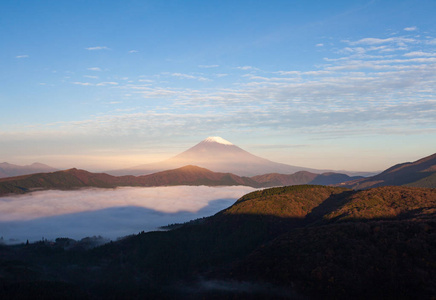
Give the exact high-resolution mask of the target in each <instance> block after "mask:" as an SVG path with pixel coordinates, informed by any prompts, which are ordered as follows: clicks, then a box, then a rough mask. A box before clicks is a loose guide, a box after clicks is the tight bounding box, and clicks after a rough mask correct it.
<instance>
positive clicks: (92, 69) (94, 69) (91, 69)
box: [87, 67, 101, 72]
mask: <svg viewBox="0 0 436 300" xmlns="http://www.w3.org/2000/svg"><path fill="white" fill-rule="evenodd" d="M87 70H89V71H97V72H100V71H101V68H99V67H91V68H87Z"/></svg>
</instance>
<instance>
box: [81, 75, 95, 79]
mask: <svg viewBox="0 0 436 300" xmlns="http://www.w3.org/2000/svg"><path fill="white" fill-rule="evenodd" d="M83 77H86V78H91V79H98V76H94V75H83Z"/></svg>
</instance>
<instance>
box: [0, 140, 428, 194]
mask: <svg viewBox="0 0 436 300" xmlns="http://www.w3.org/2000/svg"><path fill="white" fill-rule="evenodd" d="M208 143H209V142H208ZM212 143H215V142H212ZM199 145H201V143H200V144H199ZM221 145H223V146H230V145H225V144H221ZM197 146H198V145H197ZM202 147H203V146H202ZM218 147H221V146H218ZM200 148H201V147H200ZM241 151H243V150H241ZM2 165H5V164H2ZM38 165H39V164H37V165H36V166H38ZM36 166H35V167H36ZM39 166H43V167H47V168H50V167H48V166H45V165H39ZM35 169H36V168H35ZM51 169H53V168H51ZM300 184H316V185H335V186H340V187H346V188H352V189H356V190H359V189H367V188H372V187H379V186H387V185H403V186H412V187H429V188H436V154H433V155H430V156H428V157H425V158H422V159H420V160H417V161H415V162H412V163H402V164H398V165H395V166H393V167H391V168H389V169H387V170H386V171H383V172H382V173H380V174H378V175H375V176H372V177H367V178H363V177H357V176H355V177H350V176H348V175H346V174H342V173H333V172H326V173H322V174H316V173H312V172H308V171H298V172H295V173H293V174H279V173H268V174H263V175H256V176H251V177H247V176H238V175H236V174H233V173H230V172H213V171H211V170H208V169H206V168H202V167H198V166H193V165H188V166H183V167H180V168H176V169H172V170H166V171H161V172H156V173H153V174H148V175H142V176H133V175H125V176H113V175H109V174H106V173H91V172H88V171H85V170H78V169H69V170H64V171H56V172H49V173H36V174H29V175H22V176H16V177H7V178H0V196H1V195H6V194H11V193H12V194H17V193H26V192H29V191H34V190H47V189H64V190H68V189H76V188H84V187H100V188H114V187H118V186H142V187H151V186H172V185H208V186H232V185H245V186H251V187H256V188H261V187H274V186H288V185H300Z"/></svg>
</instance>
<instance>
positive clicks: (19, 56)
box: [15, 54, 29, 58]
mask: <svg viewBox="0 0 436 300" xmlns="http://www.w3.org/2000/svg"><path fill="white" fill-rule="evenodd" d="M15 58H29V55H27V54H22V55H17V56H15Z"/></svg>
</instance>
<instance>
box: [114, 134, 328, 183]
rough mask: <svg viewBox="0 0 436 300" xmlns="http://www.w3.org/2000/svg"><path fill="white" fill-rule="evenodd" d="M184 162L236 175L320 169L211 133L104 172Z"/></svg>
mask: <svg viewBox="0 0 436 300" xmlns="http://www.w3.org/2000/svg"><path fill="white" fill-rule="evenodd" d="M186 165H195V166H199V167H202V168H206V169H209V170H211V171H214V172H229V173H233V174H236V175H239V176H254V175H260V174H266V173H281V174H293V173H295V172H298V171H310V172H314V173H321V172H322V171H321V170H315V169H310V168H304V167H298V166H291V165H287V164H282V163H277V162H273V161H270V160H267V159H265V158H261V157H259V156H256V155H253V154H251V153H249V152H247V151H245V150H243V149H241V148H239V147H238V146H236V145H234V144H232V143H231V142H229V141H227V140H225V139H223V138H221V137H217V136H213V137H208V138H206V139H205V140H203V141H201V142H200V143H198V144H197V145H195V146H194V147H192V148H189V149H188V150H186V151H184V152H182V153H180V154H178V155H176V156H174V157H172V158H170V159H167V160H164V161H162V162H158V163H152V164H146V165H140V166H136V167H133V168H129V169H122V170H114V171H108V172H107V173H109V174H112V175H117V176H120V175H135V176H138V175H146V174H151V173H155V172H159V171H163V170H170V169H176V168H180V167H183V166H186Z"/></svg>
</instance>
